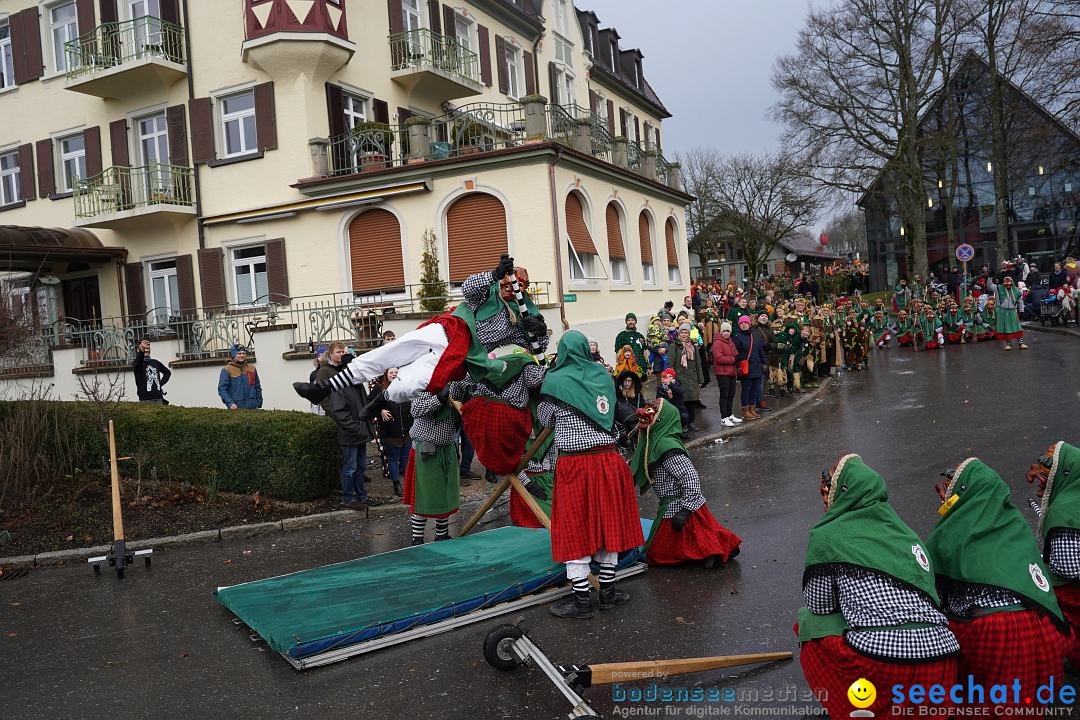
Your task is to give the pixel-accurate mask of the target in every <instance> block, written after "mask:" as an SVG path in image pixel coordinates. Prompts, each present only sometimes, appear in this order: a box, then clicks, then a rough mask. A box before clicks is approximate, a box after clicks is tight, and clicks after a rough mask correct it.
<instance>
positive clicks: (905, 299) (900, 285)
mask: <svg viewBox="0 0 1080 720" xmlns="http://www.w3.org/2000/svg"><path fill="white" fill-rule="evenodd" d="M911 300H912V293H911V288H909V287H908V285H907V279H905V278H900V280H899V282H897V283H896V291H895V292H894V293H893V300H892V308H893V313H894V314H896V315H899V314H900V311H901V310H907V308H908V305H910V304H911Z"/></svg>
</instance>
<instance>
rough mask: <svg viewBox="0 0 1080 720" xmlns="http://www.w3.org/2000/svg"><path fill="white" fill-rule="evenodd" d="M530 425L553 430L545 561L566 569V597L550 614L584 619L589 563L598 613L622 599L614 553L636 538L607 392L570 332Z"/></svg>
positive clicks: (611, 389)
mask: <svg viewBox="0 0 1080 720" xmlns="http://www.w3.org/2000/svg"><path fill="white" fill-rule="evenodd" d="M536 417H537V421H538V422H539V423H540V425H541V426H543V427H553V428H555V447H557V448H558V451H559V459H558V460H557V461H556V463H555V497H554V501H553V503H552V506H551V556H552V559H554V560H555V561H556V562H564V563H566V577H567V579H569V580H570V582H571V584H572V586H573V589H574V592H573V595H571V597H569V598H567V599H566V600H564V601H562V602H560V603H559V604H557V605H555V606H553V607H552V608H551V612H552V614H553V615H555V616H556V617H563V618H591V617H592V616H593V607H592V597H591V594H590V589H589V563H590V562H591V561H592V560H594V559H595V560H596V562H597V563H598V564H599V566H600V609H601V610H608V609H611V608H613V607H615V606H617V605H621V604H622V603H624V602H626V601H627V600H629V599H630V595H629V593H627V592H625V591H623V590H619V589H617V588H616V587H615V565H616V563H617V562H618V558H619V553H620V552H622V551H624V550H631V549H633V548H635V547H639V546H640V545H642V544H643V543H644V541H645V539H644V537H643V536H642V533H641V519H640V518H639V516H638V507H637V498H636V497H635V495H634V477H633V475H631V473H630V468H629V467H627V465H626V461H625V460H623V458H622V456H621V455H619V453H618V450H617V449H616V446H615V445H616V441H617V437H616V434H617V430H616V429H615V385H614V383H613V382H612V378H611V375H610V374H609V373H608V372H607V371H606V370H605V369H604V367H603V366H602V365H600V364H599V363H596V362H593V360H592V358H591V354H590V352H589V341H588V339H586V337H585V336H584V335H583V334H581V333H580V332H578V331H577V330H570V331H568V332H566V333H565V334H563V336H562V339H561V340H559V349H558V356H557V360H556V362H555V365H554V367H552V368H551V369H550V370H548V372H547V377H546V378H544V384H543V385H542V386H541V388H540V404H539V406H538V407H537V410H536Z"/></svg>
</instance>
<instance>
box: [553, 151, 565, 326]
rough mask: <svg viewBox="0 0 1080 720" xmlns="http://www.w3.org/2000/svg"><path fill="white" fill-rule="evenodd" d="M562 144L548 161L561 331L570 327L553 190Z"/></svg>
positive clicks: (557, 209)
mask: <svg viewBox="0 0 1080 720" xmlns="http://www.w3.org/2000/svg"><path fill="white" fill-rule="evenodd" d="M562 154H563V149H562V145H556V146H555V159H554V160H552V161H551V162H550V163H548V189H549V190H550V192H551V229H552V232H553V237H554V238H555V290H556V292H558V294H559V319H560V320H561V321H562V328H563V332H566V331H567V330H569V329H570V323H568V322H566V303H564V302H563V270H562V237H561V236H560V235H559V203H558V201H557V200H556V198H557V197H558V193H557V191H556V190H555V165H556V164H558V162H559V161H560V160H562Z"/></svg>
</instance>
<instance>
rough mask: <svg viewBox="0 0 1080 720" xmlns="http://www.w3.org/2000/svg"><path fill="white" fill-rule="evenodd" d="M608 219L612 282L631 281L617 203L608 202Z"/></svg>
mask: <svg viewBox="0 0 1080 720" xmlns="http://www.w3.org/2000/svg"><path fill="white" fill-rule="evenodd" d="M604 216H605V218H606V220H607V245H608V260H609V261H610V262H611V282H617V283H628V282H630V272H629V271H628V270H627V268H626V246H625V245H624V244H623V232H622V225H623V224H622V213H620V212H619V206H618V205H616V204H615V203H613V202H611V203H608V206H607V210H606V211H605V213H604Z"/></svg>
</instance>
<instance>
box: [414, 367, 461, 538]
mask: <svg viewBox="0 0 1080 720" xmlns="http://www.w3.org/2000/svg"><path fill="white" fill-rule="evenodd" d="M451 397H453V399H454V400H459V399H460V386H459V385H458V383H456V382H452V383H449V384H448V385H446V386H445V387H444V388H443V389H442V390H441V391H440V392H439V393H438V394H432V393H429V392H421V393H420V394H418V395H417V396H416V397H414V398H413V399H412V402H411V405H410V410H411V412H412V416H413V424H412V429H411V430H410V431H409V433H410V434H411V435H412V441H413V449H412V450H411V451H410V452H409V462H408V465H406V467H405V492H404V493H403V495H402V502H404V503H405V504H406V505H408V506H409V513H410V516H409V520H410V527H411V530H412V544H413V545H422V544H423V542H424V531H425V529H426V527H427V521H428V518H433V519H434V520H435V540H436V541H439V540H449V539H450V521H449V518H450V516H451V515H453V514H455V513H456V512H457V511H458V507H459V505H460V500H461V477H460V474H459V473H460V468H459V467H458V466H459V464H460V463H459V461H458V450H457V433H458V430H459V429H460V427H461V423H460V421H459V419H458V414H457V412H455V411H454V408H453V406H452V404H451V402H450V399H451Z"/></svg>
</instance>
